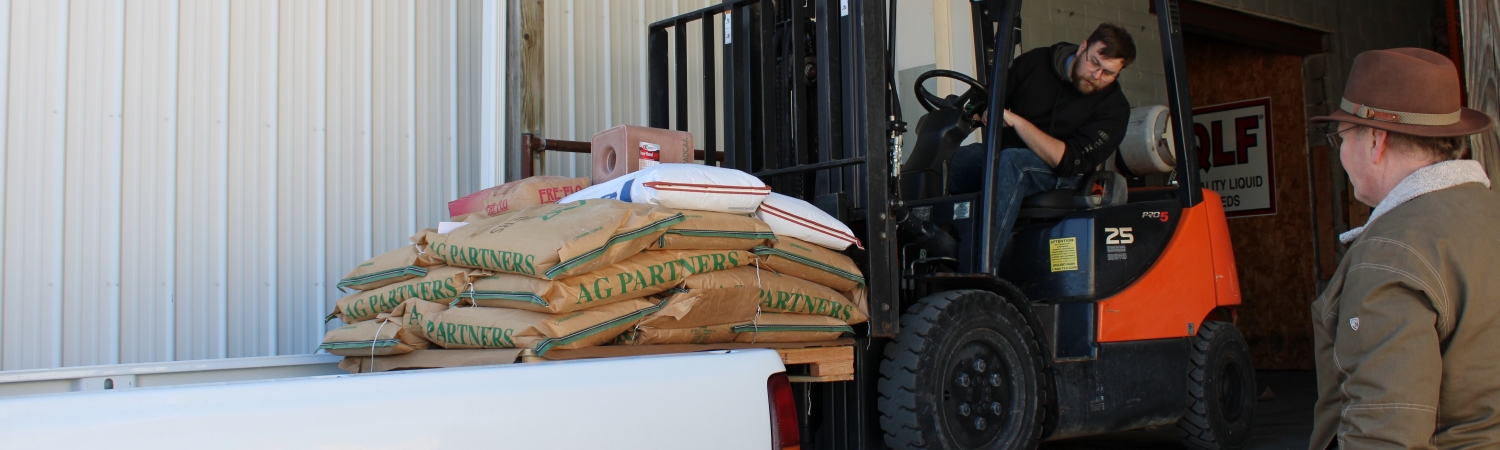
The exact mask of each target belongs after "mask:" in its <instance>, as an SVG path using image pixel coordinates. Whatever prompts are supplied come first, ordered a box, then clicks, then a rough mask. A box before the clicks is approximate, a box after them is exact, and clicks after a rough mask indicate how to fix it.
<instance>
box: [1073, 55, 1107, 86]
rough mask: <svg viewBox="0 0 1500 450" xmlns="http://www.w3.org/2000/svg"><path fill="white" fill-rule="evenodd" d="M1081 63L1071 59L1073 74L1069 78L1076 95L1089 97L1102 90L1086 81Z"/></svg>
mask: <svg viewBox="0 0 1500 450" xmlns="http://www.w3.org/2000/svg"><path fill="white" fill-rule="evenodd" d="M1081 62H1082V61H1079V60H1078V58H1073V74H1072V77H1071V78H1073V89H1077V90H1078V93H1080V94H1083V95H1089V94H1092V93H1094V92H1095V91H1098V90H1100V89H1103V88H1104V87H1103V86H1099V85H1096V84H1092V82H1091V81H1089V80H1088V77H1087V75H1086V74H1084V73H1083V70H1082V69H1083V64H1080V63H1081Z"/></svg>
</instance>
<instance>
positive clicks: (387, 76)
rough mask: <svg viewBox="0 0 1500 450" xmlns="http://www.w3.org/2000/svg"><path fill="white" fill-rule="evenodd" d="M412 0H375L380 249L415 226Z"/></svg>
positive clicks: (377, 241)
mask: <svg viewBox="0 0 1500 450" xmlns="http://www.w3.org/2000/svg"><path fill="white" fill-rule="evenodd" d="M411 6H412V3H410V2H407V1H399V0H380V1H377V2H375V3H374V9H375V10H374V25H375V28H374V36H375V42H374V45H375V47H374V59H373V78H374V85H373V86H374V99H373V106H374V111H375V116H374V130H375V140H374V143H373V149H374V153H373V154H374V157H373V167H374V176H375V177H376V179H377V180H379V182H378V183H376V187H375V191H374V195H375V198H374V210H373V213H374V214H373V220H374V224H375V232H374V247H375V254H380V253H384V252H386V251H389V250H391V249H393V248H396V247H397V246H400V245H404V244H405V243H406V240H407V238H409V237H410V236H411V235H412V234H413V233H414V232H415V231H416V215H415V206H416V205H414V204H413V201H414V200H415V198H414V190H415V180H414V179H413V175H414V170H415V169H414V165H415V161H414V159H415V156H414V153H413V147H414V145H413V144H414V142H413V141H412V139H413V137H414V136H413V135H414V134H415V130H414V129H413V125H414V123H413V120H412V119H413V118H412V117H411V110H412V93H413V80H412V78H411V75H412V72H411V70H410V69H411V67H412V65H413V64H414V62H413V61H412V59H411V57H412V38H413V35H412V31H413V30H412V19H413V17H412V13H411V11H410V9H409V8H410V7H411Z"/></svg>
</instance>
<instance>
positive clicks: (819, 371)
mask: <svg viewBox="0 0 1500 450" xmlns="http://www.w3.org/2000/svg"><path fill="white" fill-rule="evenodd" d="M776 353H780V354H781V363H782V364H785V365H788V366H791V365H798V364H806V365H807V366H808V374H807V375H792V376H790V377H788V378H790V379H791V381H792V382H793V383H823V382H831V381H849V380H853V379H854V346H852V345H842V346H838V347H812V348H782V349H776Z"/></svg>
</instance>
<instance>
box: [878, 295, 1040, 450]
mask: <svg viewBox="0 0 1500 450" xmlns="http://www.w3.org/2000/svg"><path fill="white" fill-rule="evenodd" d="M1043 367H1044V366H1043V361H1042V355H1041V349H1040V347H1039V345H1038V344H1037V341H1036V339H1035V337H1034V336H1033V333H1032V329H1031V327H1030V326H1027V323H1026V320H1025V318H1024V316H1022V315H1021V313H1020V312H1019V311H1017V310H1016V307H1015V305H1014V304H1012V303H1011V302H1008V301H1006V300H1005V299H1004V298H1001V297H1000V296H999V295H996V294H994V293H991V292H986V291H970V290H965V291H948V292H942V293H939V294H935V295H931V296H928V297H927V298H924V299H922V300H921V301H919V302H917V303H916V304H914V305H912V307H911V308H910V309H908V310H907V312H906V314H904V315H902V316H901V331H900V333H899V334H897V336H896V339H895V340H894V341H892V342H891V343H889V344H887V345H886V347H885V360H884V361H881V363H880V375H881V378H880V382H879V385H878V388H879V391H880V398H879V399H878V401H877V403H878V404H879V408H880V426H881V428H882V429H883V430H884V431H885V443H886V445H888V446H890V448H892V449H897V450H901V449H934V450H936V449H979V448H983V449H1030V448H1035V447H1036V446H1037V445H1038V444H1039V443H1040V440H1041V435H1042V423H1043V417H1045V416H1044V414H1043V413H1044V410H1043V408H1044V405H1045V403H1046V397H1045V396H1046V385H1045V380H1046V379H1045V378H1044V377H1043V373H1042V369H1043Z"/></svg>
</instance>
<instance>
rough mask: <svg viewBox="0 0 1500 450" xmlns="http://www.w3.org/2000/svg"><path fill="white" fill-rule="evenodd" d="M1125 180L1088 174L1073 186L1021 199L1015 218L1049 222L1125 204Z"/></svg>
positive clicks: (1112, 174) (1107, 174)
mask: <svg viewBox="0 0 1500 450" xmlns="http://www.w3.org/2000/svg"><path fill="white" fill-rule="evenodd" d="M1127 194H1128V188H1127V186H1126V184H1125V177H1124V176H1121V175H1120V174H1118V173H1115V172H1111V171H1107V170H1100V171H1095V172H1091V173H1089V174H1088V175H1085V176H1084V177H1083V180H1081V181H1079V183H1078V186H1077V187H1073V188H1062V189H1053V190H1050V191H1046V192H1042V193H1040V194H1035V195H1031V196H1028V197H1026V198H1023V199H1021V211H1020V214H1019V215H1018V216H1019V217H1021V218H1026V219H1052V218H1057V217H1062V216H1063V215H1064V214H1068V213H1070V212H1073V211H1083V210H1090V209H1098V208H1103V207H1106V206H1114V205H1123V204H1125V203H1126V201H1127V200H1128V199H1127Z"/></svg>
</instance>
